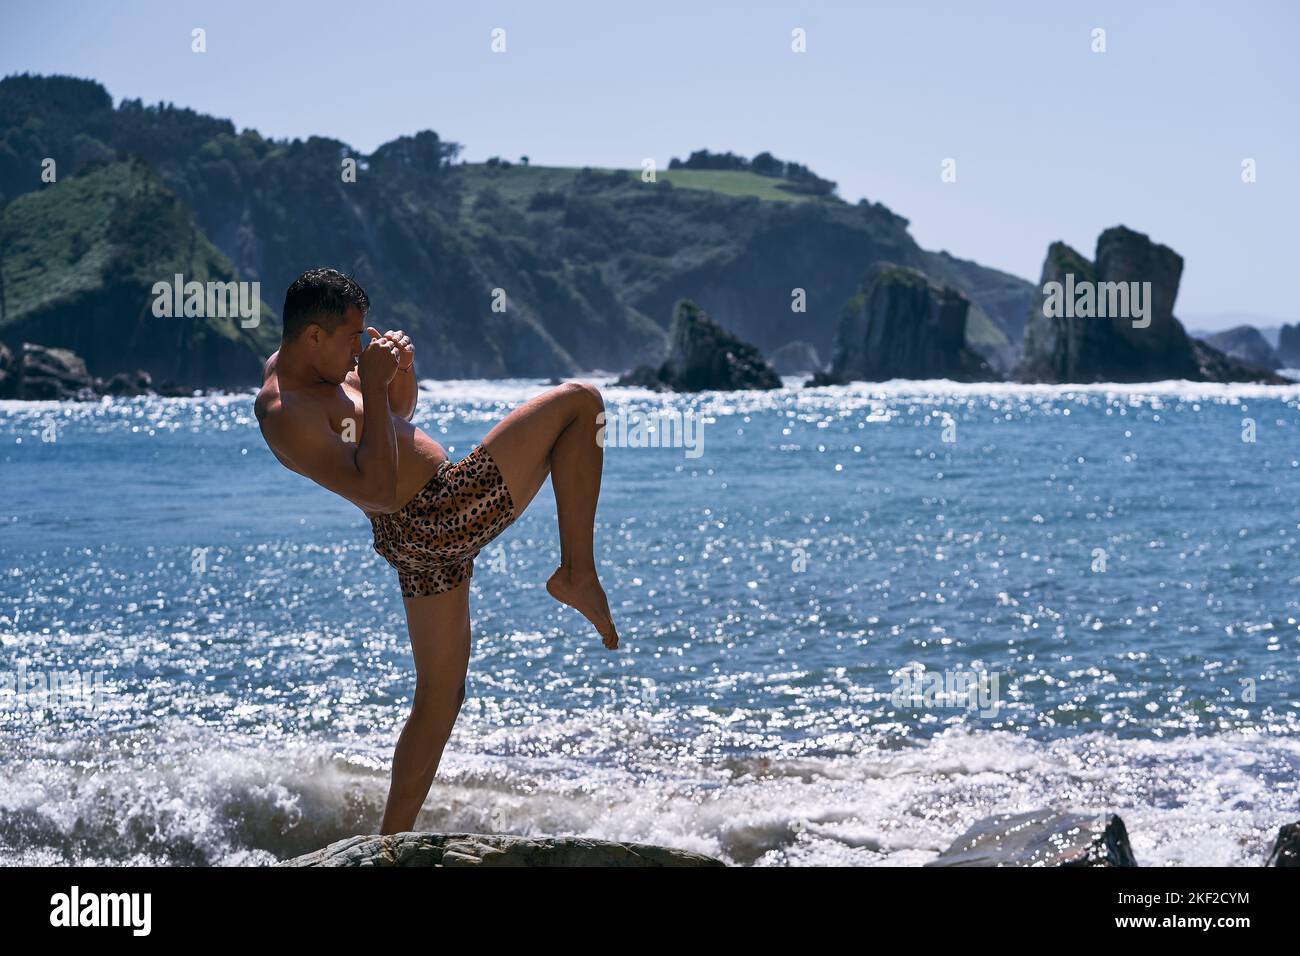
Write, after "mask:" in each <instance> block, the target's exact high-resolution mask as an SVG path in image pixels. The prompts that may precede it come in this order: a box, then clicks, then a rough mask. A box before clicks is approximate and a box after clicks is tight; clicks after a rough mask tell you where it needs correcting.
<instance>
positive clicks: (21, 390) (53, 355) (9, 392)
mask: <svg viewBox="0 0 1300 956" xmlns="http://www.w3.org/2000/svg"><path fill="white" fill-rule="evenodd" d="M194 394H224V390H222V389H194V388H188V387H186V386H184V385H178V384H176V383H175V382H162V383H160V384H159V385H156V386H155V385H154V383H153V378H152V376H150V374H149V373H148V372H146V371H144V370H143V369H141V370H138V371H136V372H119V373H118V374H117V375H114V376H112V377H111V378H108V379H103V378H100V377H99V376H97V375H91V374H90V372H89V371H88V370H87V368H86V362H85V360H84V359H82V358H81V356H79V355H77V353H75V352H73V351H72V350H70V349H56V348H47V347H46V346H44V345H36V344H34V343H32V342H24V343H22V345H21V347H20V348H19V352H18V354H17V355H15V354H14V353H13V351H12V350H11V349H10V348H9V347H8V346H7V345H5V344H4V343H2V342H0V398H16V399H22V400H26V401H52V402H73V401H75V402H94V401H99V399H101V398H103V397H104V396H106V395H108V396H113V397H118V398H132V397H134V396H137V395H159V396H163V397H166V398H188V397H189V396H192V395H194Z"/></svg>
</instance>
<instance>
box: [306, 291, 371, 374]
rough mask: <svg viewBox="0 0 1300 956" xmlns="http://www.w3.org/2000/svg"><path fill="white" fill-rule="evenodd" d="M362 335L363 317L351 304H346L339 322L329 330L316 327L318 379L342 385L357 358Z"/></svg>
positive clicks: (354, 365) (359, 352) (363, 329)
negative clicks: (333, 328) (317, 331)
mask: <svg viewBox="0 0 1300 956" xmlns="http://www.w3.org/2000/svg"><path fill="white" fill-rule="evenodd" d="M364 334H365V320H364V319H363V317H362V315H361V310H360V309H358V308H357V307H356V306H355V305H350V306H348V310H347V312H346V313H345V314H344V317H343V321H342V322H340V323H339V325H338V328H336V329H335V330H334V331H333V332H326V331H325V330H324V329H323V328H322V329H320V337H319V338H318V340H317V351H316V363H317V371H318V372H319V373H320V376H321V378H323V379H325V381H327V382H333V383H334V384H335V385H339V384H342V382H343V380H344V379H345V378H347V375H348V372H350V371H352V369H353V368H355V367H356V364H357V359H359V358H360V357H361V351H362V349H361V337H362V335H364Z"/></svg>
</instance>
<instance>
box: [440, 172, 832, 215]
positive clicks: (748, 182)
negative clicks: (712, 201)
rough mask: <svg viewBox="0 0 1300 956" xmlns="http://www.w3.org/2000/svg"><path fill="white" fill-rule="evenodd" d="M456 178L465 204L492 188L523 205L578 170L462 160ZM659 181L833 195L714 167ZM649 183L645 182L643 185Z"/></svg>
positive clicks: (785, 198) (768, 195)
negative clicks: (789, 187)
mask: <svg viewBox="0 0 1300 956" xmlns="http://www.w3.org/2000/svg"><path fill="white" fill-rule="evenodd" d="M590 168H591V169H592V170H593V171H594V172H598V173H601V174H603V175H608V174H610V173H615V172H621V173H624V174H626V176H627V178H628V180H629V181H630V182H640V181H641V171H640V170H639V169H620V170H616V169H608V168H605V167H600V166H592V167H590ZM455 169H456V174H457V177H458V178H459V180H460V182H461V183H462V184H463V185H464V186H465V187H466V189H465V192H466V195H465V203H466V204H467V205H468V204H470V203H472V202H473V200H474V196H476V195H477V194H478V193H479V192H480V191H482V190H484V189H488V188H495V189H496V190H497V191H498V192H500V193H501V195H502V197H503V198H505V200H506V201H507V202H510V203H512V204H513V203H518V204H524V203H527V201H528V200H529V198H531V197H532V196H533V195H534V194H536V193H539V192H543V191H545V190H557V191H562V190H564V189H567V188H568V187H569V186H570V185H572V183H573V180H574V179H575V178H576V177H577V175H578V174H579V173H580V172H581V170H580V169H578V168H577V167H572V166H519V165H515V166H509V167H501V166H488V165H486V164H484V163H466V164H465V165H463V166H457V167H455ZM655 176H656V179H658V180H659V181H660V182H665V181H666V182H670V183H672V184H673V187H674V188H676V189H702V190H706V191H709V192H716V193H723V194H724V195H728V196H754V197H756V198H758V199H762V200H767V201H769V202H823V203H826V202H829V203H839V202H841V200H839V199H836V198H825V197H818V196H809V195H806V194H802V193H795V192H790V191H788V190H785V189H781V188H780V186H781V185H782V184H783V182H784V180H780V179H775V178H773V177H771V176H759V175H758V174H756V173H747V172H741V171H737V170H721V169H718V170H714V169H672V170H667V169H661V170H659V171H658V172H656V174H655ZM647 185H649V184H647Z"/></svg>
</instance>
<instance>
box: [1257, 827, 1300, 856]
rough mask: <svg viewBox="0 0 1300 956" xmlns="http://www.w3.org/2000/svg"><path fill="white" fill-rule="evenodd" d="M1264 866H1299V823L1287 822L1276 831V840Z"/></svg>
mask: <svg viewBox="0 0 1300 956" xmlns="http://www.w3.org/2000/svg"><path fill="white" fill-rule="evenodd" d="M1264 865H1265V866H1300V823H1288V824H1287V825H1286V826H1284V827H1282V829H1280V830H1279V831H1278V832H1277V841H1276V842H1275V843H1274V844H1273V851H1272V852H1271V853H1269V855H1268V862H1267V863H1265V864H1264Z"/></svg>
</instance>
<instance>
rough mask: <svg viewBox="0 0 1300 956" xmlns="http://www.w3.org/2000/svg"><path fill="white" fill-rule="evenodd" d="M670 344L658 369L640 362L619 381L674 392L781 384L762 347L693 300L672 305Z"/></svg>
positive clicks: (762, 386)
mask: <svg viewBox="0 0 1300 956" xmlns="http://www.w3.org/2000/svg"><path fill="white" fill-rule="evenodd" d="M668 343H669V345H668V359H667V361H665V362H664V363H663V364H662V365H661V366H659V368H658V369H655V368H652V367H650V366H648V365H642V366H639V367H638V368H636V369H635V370H633V371H632V372H630V373H629V374H627V375H625V376H623V377H622V378H620V379H619V380H618V381H617V382H616V383H615V384H617V385H640V386H643V387H647V388H656V389H659V390H666V389H671V390H672V391H675V392H701V391H706V390H716V391H730V390H733V389H769V388H780V387H781V379H780V377H778V376H777V374H776V372H775V371H773V370H772V367H771V366H770V365H768V364H767V362H765V361H763V356H762V355H761V354H759V351H758V349H757V348H755V347H754V346H752V345H750V344H749V343H748V342H742V341H741V340H740V339H738V338H736V336H734V335H732V334H731V333H730V332H728V331H727V330H726V329H724V328H723V327H722V326H720V325H718V323H716V322H714V321H713V320H712V319H711V318H709V316H708V315H707V314H706V313H705V312H704V310H703V309H701V308H700V307H699V306H698V305H696V304H695V303H694V302H692V301H691V300H690V299H679V300H678V301H677V304H676V306H674V307H673V321H672V326H671V328H670V329H669V332H668Z"/></svg>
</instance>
